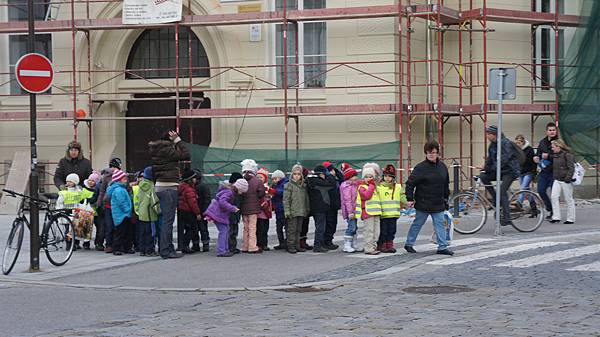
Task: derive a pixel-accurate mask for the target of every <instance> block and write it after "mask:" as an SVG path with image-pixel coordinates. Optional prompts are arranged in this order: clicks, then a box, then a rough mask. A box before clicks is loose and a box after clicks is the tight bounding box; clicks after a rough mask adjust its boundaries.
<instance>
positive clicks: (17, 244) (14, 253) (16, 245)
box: [2, 218, 25, 275]
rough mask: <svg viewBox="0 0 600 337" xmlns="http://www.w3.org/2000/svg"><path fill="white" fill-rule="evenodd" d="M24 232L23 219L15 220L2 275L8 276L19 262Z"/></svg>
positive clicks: (4, 256) (3, 261)
mask: <svg viewBox="0 0 600 337" xmlns="http://www.w3.org/2000/svg"><path fill="white" fill-rule="evenodd" d="M24 231H25V222H24V221H23V219H20V218H17V219H15V221H14V222H13V225H12V228H11V229H10V234H8V240H6V247H4V254H3V255H2V273H3V274H4V275H8V274H9V273H10V271H11V270H12V269H13V267H14V266H15V263H16V262H17V258H18V257H19V252H20V251H21V245H22V244H23V232H24Z"/></svg>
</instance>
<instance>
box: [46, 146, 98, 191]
mask: <svg viewBox="0 0 600 337" xmlns="http://www.w3.org/2000/svg"><path fill="white" fill-rule="evenodd" d="M71 173H76V174H77V175H78V176H79V178H80V180H81V181H83V179H85V178H87V177H89V176H90V174H92V163H91V162H90V161H89V160H88V159H86V158H84V157H83V153H82V152H81V143H79V142H77V141H72V142H70V143H69V145H68V146H67V151H66V153H65V156H64V157H63V158H61V159H60V161H59V162H58V166H57V167H56V170H55V171H54V185H56V188H58V189H59V190H64V189H65V188H66V187H65V186H66V178H67V176H68V175H69V174H71Z"/></svg>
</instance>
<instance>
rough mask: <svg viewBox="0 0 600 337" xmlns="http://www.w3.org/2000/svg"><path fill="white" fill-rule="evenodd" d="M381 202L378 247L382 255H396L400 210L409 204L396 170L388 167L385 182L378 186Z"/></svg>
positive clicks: (385, 172) (392, 166) (386, 167)
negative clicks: (397, 225) (395, 242)
mask: <svg viewBox="0 0 600 337" xmlns="http://www.w3.org/2000/svg"><path fill="white" fill-rule="evenodd" d="M377 194H379V199H380V200H381V223H380V234H379V240H378V241H377V247H378V249H379V250H380V251H381V252H382V253H395V252H396V248H395V247H394V237H395V236H396V223H397V221H398V218H399V217H400V209H401V208H402V207H403V206H405V205H406V204H407V201H406V195H404V191H403V190H402V185H401V184H397V183H396V168H395V167H394V165H391V164H390V165H386V166H385V169H384V170H383V182H382V183H381V184H379V185H378V186H377Z"/></svg>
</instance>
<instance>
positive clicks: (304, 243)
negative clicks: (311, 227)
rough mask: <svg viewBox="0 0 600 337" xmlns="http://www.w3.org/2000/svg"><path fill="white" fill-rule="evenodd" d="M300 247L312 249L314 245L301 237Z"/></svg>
mask: <svg viewBox="0 0 600 337" xmlns="http://www.w3.org/2000/svg"><path fill="white" fill-rule="evenodd" d="M300 248H302V249H305V250H312V249H313V247H312V246H311V245H309V244H308V243H307V242H306V238H302V239H300Z"/></svg>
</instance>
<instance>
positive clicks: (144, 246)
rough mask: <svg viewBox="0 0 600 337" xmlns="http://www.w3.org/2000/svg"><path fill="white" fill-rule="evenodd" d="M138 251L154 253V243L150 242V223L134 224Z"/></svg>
mask: <svg viewBox="0 0 600 337" xmlns="http://www.w3.org/2000/svg"><path fill="white" fill-rule="evenodd" d="M135 229H136V238H137V240H138V250H139V251H140V253H152V252H154V241H153V240H152V222H150V221H141V220H139V219H138V221H137V222H136V223H135Z"/></svg>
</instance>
